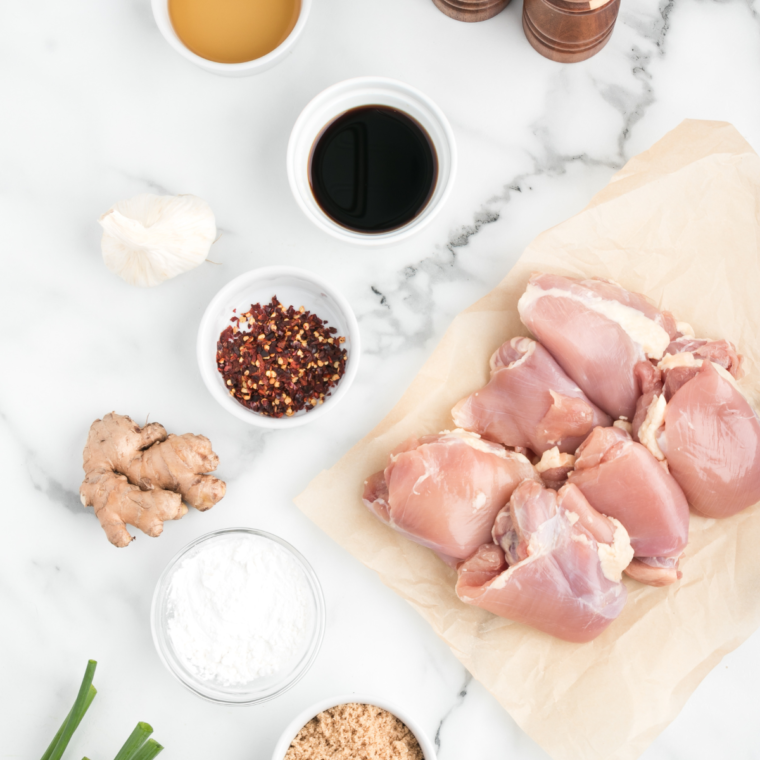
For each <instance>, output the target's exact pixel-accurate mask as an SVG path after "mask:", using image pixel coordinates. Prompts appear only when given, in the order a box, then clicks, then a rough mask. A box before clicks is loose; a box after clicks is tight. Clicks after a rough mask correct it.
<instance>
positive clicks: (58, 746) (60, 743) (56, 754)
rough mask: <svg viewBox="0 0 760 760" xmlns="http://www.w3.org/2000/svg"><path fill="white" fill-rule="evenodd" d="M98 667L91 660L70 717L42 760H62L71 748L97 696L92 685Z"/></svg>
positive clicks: (67, 717)
mask: <svg viewBox="0 0 760 760" xmlns="http://www.w3.org/2000/svg"><path fill="white" fill-rule="evenodd" d="M97 665H98V663H97V662H95V660H90V661H89V662H88V663H87V668H86V670H85V672H84V678H83V679H82V685H81V686H80V687H79V693H78V694H77V698H76V700H75V701H74V706H73V707H72V708H71V711H70V712H69V714H68V716H66V720H65V721H64V723H63V725H62V726H61V728H60V730H59V731H58V733H57V734H56V735H55V738H54V739H53V741H52V742H51V744H50V746H49V747H48V748H47V751H46V752H45V754H44V755H43V756H42V760H61V756H62V755H63V753H64V752H65V751H66V747H68V746H69V742H70V741H71V737H72V736H73V735H74V731H76V730H77V726H78V725H79V724H80V723H81V722H82V718H84V714H85V713H86V712H87V708H89V706H90V705H91V704H92V700H93V699H95V695H96V694H97V691H96V690H95V688H94V687H93V685H92V679H93V677H94V676H95V668H96V667H97Z"/></svg>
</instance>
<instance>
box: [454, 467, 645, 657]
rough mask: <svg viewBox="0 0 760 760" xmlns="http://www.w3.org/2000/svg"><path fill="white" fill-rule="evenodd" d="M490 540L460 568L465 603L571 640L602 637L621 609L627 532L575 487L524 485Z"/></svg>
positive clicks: (627, 554) (627, 557) (460, 592)
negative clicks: (557, 488)
mask: <svg viewBox="0 0 760 760" xmlns="http://www.w3.org/2000/svg"><path fill="white" fill-rule="evenodd" d="M492 538H493V541H494V543H489V544H485V545H484V546H481V547H480V548H479V549H478V551H477V552H476V553H475V554H474V555H473V556H472V557H471V558H470V559H468V560H467V561H466V562H464V563H462V564H461V565H459V567H458V581H457V587H456V591H457V595H458V596H459V598H460V599H461V600H462V601H463V602H466V603H467V604H473V605H476V606H478V607H482V608H483V609H486V610H488V611H489V612H492V613H494V614H495V615H500V616H501V617H505V618H509V619H510V620H515V621H517V622H519V623H524V624H526V625H530V626H533V627H534V628H538V629H539V630H540V631H544V632H545V633H548V634H551V635H552V636H556V637H558V638H560V639H564V640H565V641H573V642H585V641H591V640H592V639H594V638H596V637H597V636H598V635H599V634H600V633H602V631H604V629H605V628H607V626H609V624H610V623H611V622H612V621H613V620H614V619H615V618H616V617H617V616H618V615H619V614H620V612H621V611H622V609H623V606H624V605H625V600H626V590H625V586H623V584H622V583H620V573H621V570H622V568H623V567H625V566H626V565H627V564H628V562H629V561H630V559H631V556H632V555H633V551H632V550H631V547H630V543H629V542H628V536H627V534H626V531H625V529H624V528H623V527H622V526H621V525H620V523H618V522H617V521H615V520H608V519H607V518H605V517H604V516H603V515H600V514H599V513H598V512H597V511H596V510H595V509H593V507H591V505H590V504H589V503H588V502H587V501H586V499H584V497H583V495H582V494H581V493H580V491H579V490H578V489H577V488H576V487H575V486H572V485H568V486H565V487H564V488H562V489H561V490H560V491H559V493H557V492H556V491H552V490H550V489H547V488H542V487H541V486H540V485H539V484H538V483H536V482H534V481H526V482H524V483H521V484H520V485H519V486H518V488H517V489H516V490H515V491H514V493H513V494H512V498H511V499H510V502H509V505H508V506H507V507H505V509H504V510H503V511H502V512H500V513H499V515H498V516H497V518H496V523H495V525H494V529H493V535H492Z"/></svg>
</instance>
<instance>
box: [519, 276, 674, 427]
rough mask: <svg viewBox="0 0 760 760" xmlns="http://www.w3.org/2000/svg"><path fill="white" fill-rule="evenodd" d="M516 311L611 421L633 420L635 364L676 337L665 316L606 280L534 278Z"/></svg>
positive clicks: (636, 392)
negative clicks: (612, 418) (610, 417)
mask: <svg viewBox="0 0 760 760" xmlns="http://www.w3.org/2000/svg"><path fill="white" fill-rule="evenodd" d="M517 309H518V311H519V312H520V318H521V319H522V321H523V323H524V324H525V325H526V326H527V327H528V328H529V329H530V331H531V332H532V333H533V334H534V335H535V336H536V337H537V338H538V340H539V341H541V343H542V344H543V345H544V346H545V347H546V348H547V349H548V351H549V352H550V353H551V355H552V356H553V357H554V358H555V359H556V360H557V363H558V364H559V365H560V366H561V367H562V369H564V370H565V372H566V373H567V374H568V375H569V376H570V377H571V378H572V379H573V380H574V381H575V382H576V383H577V384H578V385H579V386H580V388H581V389H582V390H583V392H584V393H585V394H586V396H588V398H589V399H591V401H593V402H594V403H595V404H596V405H597V406H599V407H601V408H602V409H603V410H604V411H605V412H607V413H608V414H610V415H611V416H612V417H614V418H615V419H618V418H620V419H625V420H629V421H630V420H632V419H633V415H634V412H635V409H636V400H637V398H638V396H639V387H638V383H637V381H636V378H635V376H634V367H635V366H636V364H637V363H638V362H641V361H645V360H646V359H647V358H651V359H656V360H659V359H660V358H661V357H662V355H663V354H664V353H665V350H666V349H667V347H668V345H669V344H670V343H671V341H672V340H674V339H676V338H678V337H680V335H681V333H680V332H679V330H678V329H677V327H676V323H675V320H674V319H673V317H672V315H671V314H669V313H668V312H663V311H660V310H659V309H657V308H656V307H655V306H653V305H652V304H651V303H650V302H649V301H648V300H647V299H646V298H644V296H642V295H640V294H638V293H631V292H629V291H627V290H625V288H622V287H620V285H617V284H616V283H613V282H607V281H606V280H575V279H572V278H570V277H561V276H559V275H554V274H534V275H532V276H531V278H530V281H529V282H528V287H527V289H526V291H525V293H524V294H523V295H522V296H521V298H520V301H519V302H518V304H517Z"/></svg>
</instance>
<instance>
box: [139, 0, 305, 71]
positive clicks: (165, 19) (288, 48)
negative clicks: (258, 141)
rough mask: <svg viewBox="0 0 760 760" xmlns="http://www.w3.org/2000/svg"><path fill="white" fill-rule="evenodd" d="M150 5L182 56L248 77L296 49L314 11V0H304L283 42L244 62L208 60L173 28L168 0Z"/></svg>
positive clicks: (153, 0) (205, 66)
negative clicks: (307, 21) (258, 56)
mask: <svg viewBox="0 0 760 760" xmlns="http://www.w3.org/2000/svg"><path fill="white" fill-rule="evenodd" d="M151 6H152V7H153V18H155V20H156V25H157V26H158V29H159V31H160V32H161V34H162V35H163V37H164V39H165V40H166V41H167V42H168V43H169V44H170V45H171V46H172V47H173V48H174V49H175V50H176V51H177V52H178V53H179V54H180V55H181V56H182V57H183V58H186V59H187V60H188V61H191V62H192V63H194V64H195V65H196V66H200V68H202V69H205V70H206V71H210V72H211V73H212V74H219V75H221V76H224V77H247V76H250V75H251V74H258V73H259V72H261V71H266V70H267V69H270V68H272V66H274V65H275V64H276V63H279V62H280V61H281V60H282V59H283V58H285V57H286V56H288V55H290V53H292V52H293V48H294V47H295V44H296V42H297V41H298V39H299V37H300V36H301V33H302V32H303V28H304V27H305V26H306V20H307V19H308V17H309V12H310V11H311V0H301V13H300V14H299V16H298V21H296V25H295V26H294V27H293V30H292V31H291V32H290V34H289V35H288V36H287V37H286V38H285V41H284V42H282V43H280V45H278V46H277V47H276V48H275V49H274V50H273V51H272V52H271V53H267V54H266V55H263V56H261V58H254V59H253V60H252V61H245V62H244V63H219V62H217V61H209V60H208V59H207V58H203V57H202V56H200V55H197V54H196V53H193V51H192V50H190V48H188V47H187V46H186V45H185V43H184V42H182V40H181V39H180V38H179V37H178V36H177V33H176V32H175V31H174V27H173V26H172V22H171V18H170V17H169V0H151Z"/></svg>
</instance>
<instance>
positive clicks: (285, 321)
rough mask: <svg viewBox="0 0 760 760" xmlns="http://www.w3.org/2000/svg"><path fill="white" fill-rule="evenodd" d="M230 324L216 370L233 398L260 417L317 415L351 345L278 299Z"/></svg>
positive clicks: (223, 335)
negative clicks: (347, 346) (314, 409)
mask: <svg viewBox="0 0 760 760" xmlns="http://www.w3.org/2000/svg"><path fill="white" fill-rule="evenodd" d="M235 311H236V310H235V309H233V313H235ZM230 322H231V324H230V325H229V326H228V327H225V328H224V330H222V332H221V334H220V335H219V340H218V341H217V344H216V368H217V369H218V370H219V373H220V374H221V376H222V377H223V378H224V382H225V385H226V386H227V388H228V389H229V392H230V395H231V396H232V397H233V398H234V399H235V400H237V401H239V402H240V403H241V404H242V405H243V406H245V407H248V408H249V409H251V410H252V411H254V412H258V413H259V414H265V415H267V416H268V417H291V416H293V415H294V414H295V413H296V412H299V411H301V410H302V409H306V410H307V411H308V410H309V409H313V408H314V407H315V406H317V405H319V404H322V403H324V400H325V398H326V397H327V396H329V395H330V389H331V388H333V387H335V386H336V385H337V384H338V382H339V381H340V379H341V377H343V375H344V373H345V371H346V359H347V356H348V354H347V352H346V349H345V348H343V347H342V346H343V344H344V343H345V342H346V339H345V338H344V337H342V336H338V335H337V332H338V331H337V330H336V329H335V328H334V327H328V326H327V321H323V320H322V319H320V318H319V317H318V316H317V315H316V314H312V313H311V312H309V311H306V310H305V309H304V307H303V306H301V307H300V308H298V309H295V308H294V307H293V306H288V307H285V306H283V305H282V304H281V303H280V302H279V301H278V300H277V296H274V297H273V298H272V301H271V303H268V304H266V305H264V306H262V305H261V304H258V303H257V304H251V308H250V309H249V310H248V311H247V312H245V314H241V315H240V316H239V317H232V318H231V319H230Z"/></svg>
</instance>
